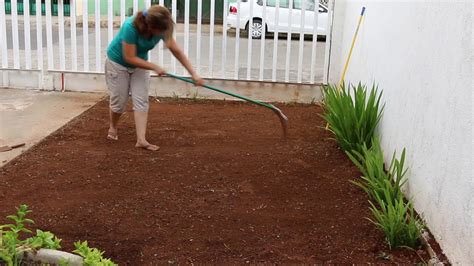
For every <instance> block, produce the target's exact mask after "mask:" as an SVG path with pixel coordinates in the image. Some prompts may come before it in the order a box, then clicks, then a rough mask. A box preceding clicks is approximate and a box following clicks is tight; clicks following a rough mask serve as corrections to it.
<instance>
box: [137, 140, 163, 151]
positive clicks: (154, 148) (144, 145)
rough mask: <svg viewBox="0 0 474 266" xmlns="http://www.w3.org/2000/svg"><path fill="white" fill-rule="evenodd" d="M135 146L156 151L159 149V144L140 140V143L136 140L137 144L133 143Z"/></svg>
mask: <svg viewBox="0 0 474 266" xmlns="http://www.w3.org/2000/svg"><path fill="white" fill-rule="evenodd" d="M135 147H136V148H142V149H145V150H149V151H157V150H159V149H160V147H159V146H156V145H153V144H150V143H148V142H140V143H138V142H137V144H135Z"/></svg>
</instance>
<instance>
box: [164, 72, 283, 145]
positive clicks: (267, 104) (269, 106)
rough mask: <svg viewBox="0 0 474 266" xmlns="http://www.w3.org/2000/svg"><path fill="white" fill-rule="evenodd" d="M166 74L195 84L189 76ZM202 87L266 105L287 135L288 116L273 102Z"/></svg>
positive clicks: (210, 87) (207, 86)
mask: <svg viewBox="0 0 474 266" xmlns="http://www.w3.org/2000/svg"><path fill="white" fill-rule="evenodd" d="M166 75H167V76H169V77H172V78H175V79H179V80H182V81H184V82H187V83H191V84H195V82H194V81H193V80H192V79H189V78H185V77H180V76H177V75H174V74H171V73H166ZM203 87H204V88H206V89H210V90H213V91H217V92H220V93H223V94H226V95H229V96H232V97H235V98H238V99H241V100H244V101H247V102H250V103H253V104H256V105H260V106H263V107H266V108H268V109H270V110H272V111H273V112H275V114H276V115H277V116H278V118H279V119H280V123H281V126H282V128H283V136H284V137H286V136H287V128H288V118H287V117H286V115H285V114H284V113H283V112H282V111H281V110H280V109H278V108H277V107H276V106H274V105H273V104H269V103H265V102H261V101H257V100H252V99H250V98H247V97H244V96H242V95H239V94H235V93H232V92H229V91H225V90H221V89H218V88H215V87H212V86H209V85H203Z"/></svg>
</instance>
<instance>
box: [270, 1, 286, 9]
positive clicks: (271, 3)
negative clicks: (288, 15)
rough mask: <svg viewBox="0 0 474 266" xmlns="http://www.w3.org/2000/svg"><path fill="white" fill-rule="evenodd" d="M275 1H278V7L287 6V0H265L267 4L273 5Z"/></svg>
mask: <svg viewBox="0 0 474 266" xmlns="http://www.w3.org/2000/svg"><path fill="white" fill-rule="evenodd" d="M276 1H279V2H280V7H283V8H288V7H289V4H288V2H289V0H267V6H272V7H275V6H276Z"/></svg>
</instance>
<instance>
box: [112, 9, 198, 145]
mask: <svg viewBox="0 0 474 266" xmlns="http://www.w3.org/2000/svg"><path fill="white" fill-rule="evenodd" d="M173 26H174V22H173V19H172V18H171V14H170V12H169V10H168V9H166V8H165V7H162V6H158V5H154V6H152V7H150V8H149V9H148V10H144V11H143V12H138V14H137V15H136V16H134V17H130V18H128V19H127V20H126V21H125V22H124V24H123V25H122V27H121V29H120V31H119V33H118V34H117V36H116V37H115V38H114V39H113V40H112V42H111V43H110V45H109V47H108V48H107V60H106V62H105V75H106V76H105V77H106V82H107V87H108V89H109V92H110V128H109V131H108V135H107V138H108V139H111V140H117V139H118V134H117V123H118V121H119V118H120V116H121V114H122V113H123V112H124V111H125V107H126V105H127V101H128V96H129V93H131V95H132V101H133V111H134V113H133V114H134V118H135V128H136V132H137V143H136V145H135V147H137V148H143V149H146V150H151V151H156V150H158V149H159V147H158V146H156V145H153V144H151V143H149V142H148V141H147V140H146V127H147V118H148V107H149V103H148V88H149V87H150V73H149V70H152V71H154V72H155V73H156V74H158V75H165V70H163V69H162V68H161V67H159V66H157V65H155V64H153V63H151V62H148V61H147V60H148V51H150V50H151V49H153V48H154V47H155V46H156V45H157V44H158V42H159V41H161V40H164V42H165V45H166V46H167V48H168V49H169V50H170V51H171V53H172V54H173V55H174V56H175V57H176V58H177V59H178V60H179V61H180V62H181V64H182V65H183V66H184V67H185V68H186V69H187V70H188V72H189V74H191V76H192V79H193V80H194V82H195V83H196V85H202V84H203V83H204V81H203V79H202V78H201V77H200V76H199V75H198V74H197V73H196V71H194V69H193V68H192V67H191V64H190V63H189V60H188V58H187V57H186V55H185V54H184V53H183V51H182V50H181V49H180V48H179V46H178V44H177V43H176V41H175V40H174V38H173V36H172V34H173Z"/></svg>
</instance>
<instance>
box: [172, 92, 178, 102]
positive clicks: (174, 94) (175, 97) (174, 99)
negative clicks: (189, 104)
mask: <svg viewBox="0 0 474 266" xmlns="http://www.w3.org/2000/svg"><path fill="white" fill-rule="evenodd" d="M172 99H173V101H179V95H178V94H176V93H175V92H173V97H172Z"/></svg>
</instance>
